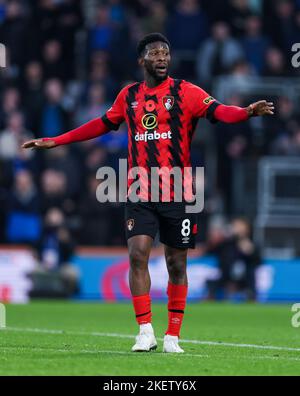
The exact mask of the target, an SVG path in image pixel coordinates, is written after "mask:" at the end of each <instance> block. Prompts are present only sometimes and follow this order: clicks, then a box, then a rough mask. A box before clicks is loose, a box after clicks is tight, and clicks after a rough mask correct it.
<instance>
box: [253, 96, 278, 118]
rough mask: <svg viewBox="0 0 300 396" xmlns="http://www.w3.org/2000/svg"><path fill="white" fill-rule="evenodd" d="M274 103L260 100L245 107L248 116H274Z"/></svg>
mask: <svg viewBox="0 0 300 396" xmlns="http://www.w3.org/2000/svg"><path fill="white" fill-rule="evenodd" d="M274 109H275V107H274V103H273V102H267V101H266V100H260V101H259V102H255V103H252V104H251V105H250V106H248V107H247V111H248V113H249V116H252V117H256V116H264V115H274Z"/></svg>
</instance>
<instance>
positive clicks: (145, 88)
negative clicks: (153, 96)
mask: <svg viewBox="0 0 300 396" xmlns="http://www.w3.org/2000/svg"><path fill="white" fill-rule="evenodd" d="M171 80H172V78H171V77H168V78H166V79H165V81H163V82H162V83H161V84H159V85H156V87H153V88H149V87H148V86H147V85H146V82H145V81H144V84H143V86H144V90H145V91H147V92H153V91H157V90H158V89H163V88H165V87H167V86H168V85H169V84H170V82H171Z"/></svg>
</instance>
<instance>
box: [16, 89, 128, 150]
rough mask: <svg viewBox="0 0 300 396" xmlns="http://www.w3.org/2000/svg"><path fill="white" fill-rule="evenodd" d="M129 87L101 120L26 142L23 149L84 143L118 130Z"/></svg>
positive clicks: (121, 92) (96, 119)
mask: <svg viewBox="0 0 300 396" xmlns="http://www.w3.org/2000/svg"><path fill="white" fill-rule="evenodd" d="M126 90H127V87H125V88H123V89H122V90H121V91H120V93H119V95H118V96H117V98H116V100H115V102H114V104H113V105H112V107H111V108H110V109H108V110H107V112H106V113H105V114H104V115H103V116H102V117H101V118H95V119H93V120H91V121H89V122H87V123H86V124H83V125H81V126H80V127H79V128H76V129H73V130H72V131H69V132H67V133H64V134H62V135H59V136H55V137H51V138H43V139H34V140H29V141H28V142H25V143H24V144H23V145H22V147H23V148H46V149H49V148H52V147H56V146H60V145H62V144H70V143H74V142H82V141H84V140H90V139H94V138H95V137H97V136H101V135H104V134H105V133H107V132H109V131H111V130H112V129H115V130H117V129H118V128H119V126H120V124H122V122H123V121H124V102H125V95H126Z"/></svg>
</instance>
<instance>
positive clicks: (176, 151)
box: [168, 80, 183, 167]
mask: <svg viewBox="0 0 300 396" xmlns="http://www.w3.org/2000/svg"><path fill="white" fill-rule="evenodd" d="M181 84H182V80H174V85H173V86H171V87H170V95H171V96H173V97H174V106H173V107H172V109H171V110H170V111H169V114H170V118H169V120H168V124H169V126H170V131H171V132H172V136H173V138H172V139H171V145H170V153H171V156H172V159H171V165H172V167H174V166H182V154H183V152H182V148H181V144H182V137H181V128H182V126H183V125H182V122H181V117H182V116H183V111H182V108H181V105H182V101H181V97H180V90H181Z"/></svg>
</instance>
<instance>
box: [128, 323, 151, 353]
mask: <svg viewBox="0 0 300 396" xmlns="http://www.w3.org/2000/svg"><path fill="white" fill-rule="evenodd" d="M156 348H157V342H156V339H155V336H154V331H153V328H152V325H151V323H147V324H144V325H141V326H140V333H139V334H138V335H137V336H136V338H135V344H134V345H133V347H132V348H131V350H132V352H150V351H154V350H155V349H156Z"/></svg>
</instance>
